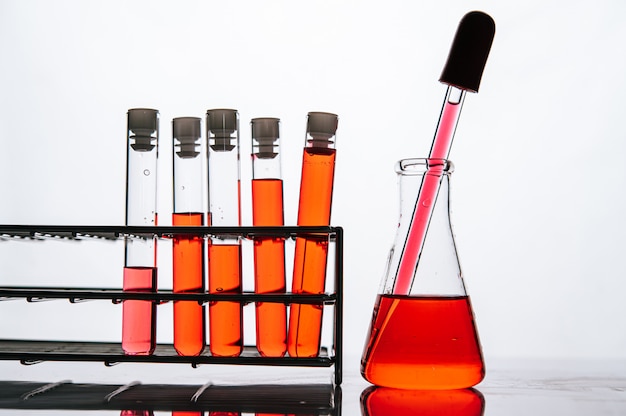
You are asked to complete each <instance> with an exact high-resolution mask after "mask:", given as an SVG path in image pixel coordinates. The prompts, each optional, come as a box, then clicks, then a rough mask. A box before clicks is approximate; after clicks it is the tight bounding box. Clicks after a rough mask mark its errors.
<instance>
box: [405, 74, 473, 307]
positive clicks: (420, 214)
mask: <svg viewBox="0 0 626 416" xmlns="http://www.w3.org/2000/svg"><path fill="white" fill-rule="evenodd" d="M464 99H465V90H463V89H461V88H457V87H454V86H452V85H450V86H448V90H447V91H446V98H445V101H444V103H443V108H442V109H441V114H440V115H439V122H438V124H437V130H436V131H435V138H434V139H433V144H432V146H431V149H430V155H429V159H447V157H448V154H449V153H450V147H451V146H452V140H453V139H454V132H455V131H456V126H457V123H458V121H459V116H460V114H461V109H462V107H463V101H464ZM436 165H437V166H438V167H439V168H431V166H429V167H428V171H427V172H426V173H425V174H424V177H423V179H422V185H421V188H420V192H419V195H418V197H417V201H416V203H415V209H414V210H413V217H412V219H411V224H410V225H409V231H408V234H407V238H406V241H405V243H404V247H403V248H402V255H401V256H400V263H399V265H398V272H397V273H396V283H395V285H394V288H393V293H394V294H396V295H408V294H409V293H410V291H411V286H412V284H413V276H414V275H415V271H416V268H417V263H418V261H419V258H420V256H421V254H422V249H423V246H424V240H425V238H426V232H427V231H428V225H429V223H430V218H431V216H432V212H433V207H434V206H435V202H436V200H437V194H438V193H439V186H440V182H441V175H442V173H443V164H436Z"/></svg>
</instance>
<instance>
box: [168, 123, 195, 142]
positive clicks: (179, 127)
mask: <svg viewBox="0 0 626 416" xmlns="http://www.w3.org/2000/svg"><path fill="white" fill-rule="evenodd" d="M172 133H173V136H174V137H175V138H177V139H178V140H180V141H181V142H183V141H189V140H191V141H195V140H197V139H198V138H199V137H200V136H201V135H202V131H201V128H200V118H198V117H177V118H175V119H173V120H172Z"/></svg>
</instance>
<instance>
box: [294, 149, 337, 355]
mask: <svg viewBox="0 0 626 416" xmlns="http://www.w3.org/2000/svg"><path fill="white" fill-rule="evenodd" d="M335 156H336V152H335V149H327V148H316V147H311V148H305V149H304V155H303V160H302V178H301V183H300V201H299V206H298V225H300V226H302V225H313V226H325V225H329V224H330V210H331V202H332V194H333V178H334V172H335ZM327 254H328V239H327V238H319V239H316V238H308V237H307V238H303V237H299V238H296V250H295V259H294V268H293V282H292V292H293V293H305V294H320V293H324V284H325V281H326V259H327ZM322 311H323V305H321V304H320V305H301V304H296V303H293V304H291V308H290V316H289V335H288V340H287V350H288V351H289V355H290V356H292V357H315V356H317V355H318V353H319V348H320V337H321V328H322Z"/></svg>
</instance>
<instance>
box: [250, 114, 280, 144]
mask: <svg viewBox="0 0 626 416" xmlns="http://www.w3.org/2000/svg"><path fill="white" fill-rule="evenodd" d="M279 123H280V119H277V118H270V117H263V118H253V119H252V120H251V122H250V124H251V125H252V138H253V139H255V140H257V141H258V142H267V141H269V142H270V143H271V142H273V141H274V140H276V139H278V138H279V137H280V135H279V130H278V129H279V128H278V126H279Z"/></svg>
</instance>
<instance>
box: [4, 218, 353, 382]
mask: <svg viewBox="0 0 626 416" xmlns="http://www.w3.org/2000/svg"><path fill="white" fill-rule="evenodd" d="M174 235H196V236H202V237H204V238H208V237H210V236H217V237H219V236H224V235H228V236H232V235H238V236H239V237H241V238H243V239H254V238H258V237H282V238H286V239H287V238H296V237H306V236H307V235H310V236H317V237H319V236H320V235H324V236H328V238H329V241H330V242H332V243H334V244H329V250H331V249H332V248H331V247H334V256H332V258H333V262H334V264H331V267H330V268H329V269H330V270H332V273H328V276H327V280H328V279H334V284H333V285H332V286H333V287H334V291H332V292H326V293H323V294H294V293H285V294H257V293H253V292H243V293H241V294H209V293H187V294H179V293H173V292H172V291H171V290H157V291H156V292H129V291H123V290H122V289H121V288H79V287H75V288H73V287H49V286H0V301H2V300H10V299H16V298H22V299H25V300H26V301H27V302H35V301H40V300H51V299H66V300H69V302H71V303H76V302H79V301H86V300H109V301H111V302H113V303H121V302H122V301H123V300H125V299H137V300H150V301H153V302H157V304H159V303H164V302H171V301H175V300H195V301H198V302H200V303H205V302H210V301H217V300H221V301H235V302H241V303H243V304H249V303H254V302H281V303H285V304H323V305H331V306H332V307H333V318H332V324H333V329H332V331H333V332H332V338H333V340H332V345H330V346H324V345H322V347H321V349H320V353H319V355H318V356H317V357H289V356H285V357H263V356H261V355H260V354H259V353H258V351H257V349H256V347H255V346H244V349H243V352H242V353H241V355H240V356H238V357H215V356H212V355H211V354H210V352H208V348H207V349H206V351H205V352H204V353H203V354H202V355H199V356H193V357H191V356H179V355H178V354H177V353H176V351H175V350H174V347H173V345H171V344H162V343H159V344H157V347H156V349H155V351H154V353H153V354H151V355H125V354H124V353H123V351H122V347H121V343H118V342H80V341H70V342H65V341H41V340H17V339H1V338H0V360H19V361H20V362H21V363H22V364H24V365H29V364H35V363H38V362H42V361H90V362H103V363H104V364H105V365H106V366H111V365H114V364H118V363H124V362H142V363H182V364H190V365H191V366H192V367H194V368H195V367H197V366H199V365H201V364H233V365H257V366H296V367H334V368H333V369H334V378H333V381H334V384H335V385H336V386H339V385H340V384H341V382H342V353H343V339H342V332H343V330H342V325H343V229H342V228H341V227H326V226H322V227H312V226H311V227H303V226H297V227H296V226H292V227H289V226H280V227H270V226H266V227H198V226H176V227H173V226H156V227H142V226H63V225H0V240H10V239H37V240H46V239H59V238H60V239H69V240H76V241H81V240H84V239H93V238H95V239H110V240H120V239H128V238H153V237H154V236H156V237H157V238H159V239H171V238H172V237H173V236H174ZM2 244H3V242H2V241H0V249H1V248H2ZM329 254H330V253H329ZM120 267H121V265H120ZM1 272H2V271H1V270H0V273H1Z"/></svg>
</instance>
